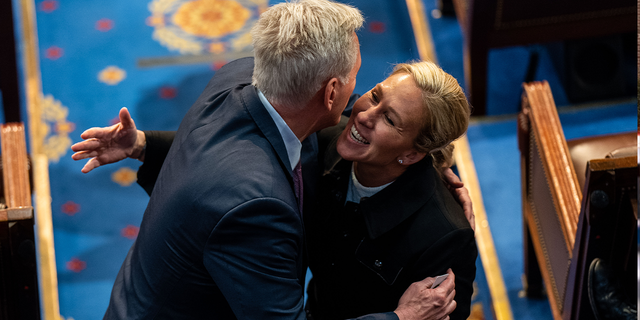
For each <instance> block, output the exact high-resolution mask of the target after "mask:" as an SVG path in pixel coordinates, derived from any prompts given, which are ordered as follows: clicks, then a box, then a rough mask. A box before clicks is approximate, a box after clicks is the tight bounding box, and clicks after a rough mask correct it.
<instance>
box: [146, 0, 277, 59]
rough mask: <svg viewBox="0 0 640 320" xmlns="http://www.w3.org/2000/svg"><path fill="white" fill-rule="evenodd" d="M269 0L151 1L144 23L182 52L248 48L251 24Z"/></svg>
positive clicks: (195, 52) (161, 39) (220, 51)
mask: <svg viewBox="0 0 640 320" xmlns="http://www.w3.org/2000/svg"><path fill="white" fill-rule="evenodd" d="M268 4H269V2H268V0H153V1H152V2H151V3H149V11H151V17H149V18H147V24H148V25H149V26H152V27H153V28H154V29H155V30H154V32H153V39H154V40H156V41H158V42H159V43H160V44H162V45H163V46H165V47H167V48H168V49H170V50H172V51H178V52H180V53H181V54H194V55H195V54H207V53H212V54H221V53H224V52H229V51H232V52H236V51H242V50H245V49H248V48H249V47H250V46H251V34H250V31H251V27H252V26H253V24H254V22H255V21H256V20H257V19H258V16H260V13H262V12H263V11H264V10H266V9H267V7H268Z"/></svg>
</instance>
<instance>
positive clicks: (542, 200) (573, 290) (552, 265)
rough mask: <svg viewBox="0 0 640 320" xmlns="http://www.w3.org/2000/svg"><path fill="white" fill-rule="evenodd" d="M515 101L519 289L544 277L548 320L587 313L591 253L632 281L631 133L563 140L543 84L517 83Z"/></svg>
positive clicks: (634, 166) (634, 171) (534, 286)
mask: <svg viewBox="0 0 640 320" xmlns="http://www.w3.org/2000/svg"><path fill="white" fill-rule="evenodd" d="M522 100H523V102H522V103H523V110H522V112H521V114H520V115H519V116H520V117H519V119H518V120H519V121H518V140H519V148H520V153H521V168H522V171H521V172H522V173H521V175H522V205H523V208H522V209H523V224H524V246H525V257H524V258H525V278H526V282H527V284H526V285H527V288H526V289H527V292H528V293H529V294H530V295H535V294H536V293H538V292H539V291H538V290H541V289H542V288H543V286H542V283H544V287H546V295H547V296H548V298H549V303H550V304H551V310H552V313H553V316H554V319H556V320H559V319H565V320H569V319H580V320H588V319H594V316H593V314H592V311H591V306H590V304H589V298H588V295H587V289H588V288H587V285H586V284H587V282H586V281H587V274H588V269H589V264H590V263H591V261H592V260H593V259H594V258H596V257H598V258H601V259H604V260H606V261H608V262H609V264H610V265H613V266H615V268H616V274H618V275H620V277H623V278H625V279H626V277H629V278H630V279H628V281H626V282H627V283H630V284H631V285H633V286H635V284H636V280H635V274H636V266H635V259H636V233H637V231H636V230H637V228H636V220H637V209H636V207H637V179H638V163H637V156H636V152H637V151H636V150H637V149H635V146H636V132H630V133H624V134H617V135H610V136H602V137H595V138H587V139H580V140H577V141H572V142H570V143H567V141H566V140H565V138H564V134H563V132H562V127H561V124H560V120H559V117H558V113H557V110H556V106H555V103H554V101H553V96H552V94H551V89H550V88H549V85H548V83H546V82H535V83H528V84H525V85H524V93H523V99H522ZM599 140H602V141H604V143H599V142H598V141H599ZM589 143H591V147H588V146H587V145H588V144H589ZM570 146H572V147H574V149H575V150H574V152H571V151H570ZM629 146H631V147H632V148H627V147H629ZM576 147H578V149H580V148H581V149H582V151H580V150H577V149H576ZM585 149H590V151H589V152H585ZM576 150H577V151H576ZM594 155H595V157H596V159H592V158H591V157H592V156H594ZM605 155H608V157H607V156H605ZM572 156H573V157H572ZM585 156H586V157H587V158H584V157H585ZM587 159H589V160H587ZM574 161H576V163H574ZM578 166H582V168H583V169H581V171H576V168H577V167H578ZM585 172H586V174H585ZM579 175H581V176H583V177H584V180H583V181H584V182H581V181H580V180H578V176H579ZM634 288H635V287H634ZM634 290H635V289H634ZM536 291H538V292H536Z"/></svg>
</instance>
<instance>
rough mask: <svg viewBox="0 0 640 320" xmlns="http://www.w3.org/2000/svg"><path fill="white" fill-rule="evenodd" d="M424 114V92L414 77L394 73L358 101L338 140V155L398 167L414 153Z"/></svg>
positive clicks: (378, 164) (377, 164)
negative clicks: (399, 161) (403, 158)
mask: <svg viewBox="0 0 640 320" xmlns="http://www.w3.org/2000/svg"><path fill="white" fill-rule="evenodd" d="M425 112H426V111H425V110H424V108H423V102H422V91H421V90H420V89H419V88H418V87H417V85H416V83H415V80H414V79H413V77H412V76H411V75H410V74H407V73H399V74H394V75H392V76H390V77H389V78H387V79H386V80H384V81H383V82H381V83H379V84H378V85H377V86H375V87H374V88H373V89H371V90H370V91H369V92H367V93H366V94H365V95H363V96H362V97H360V99H358V101H356V103H355V104H354V106H353V112H352V114H351V118H349V122H348V123H347V127H346V128H345V130H344V131H343V132H342V134H341V135H340V137H339V139H338V146H337V148H338V153H340V155H341V156H342V158H344V159H347V160H350V161H356V162H358V163H363V164H368V165H374V166H386V165H389V164H397V161H398V159H401V158H402V157H404V156H405V155H406V154H409V153H411V152H415V148H414V142H415V140H416V137H417V136H418V133H419V132H420V130H421V129H422V125H423V122H424V120H423V119H424V118H425Z"/></svg>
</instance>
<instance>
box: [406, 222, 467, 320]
mask: <svg viewBox="0 0 640 320" xmlns="http://www.w3.org/2000/svg"><path fill="white" fill-rule="evenodd" d="M477 256H478V250H477V248H476V242H475V238H474V234H473V230H471V229H470V228H469V229H457V230H454V231H452V232H450V233H448V234H447V235H445V236H444V237H442V238H441V239H440V240H438V242H436V243H435V244H433V245H432V246H431V247H430V248H429V249H428V250H427V251H426V252H425V253H423V254H422V256H421V257H420V258H419V260H418V262H417V264H416V268H417V269H416V270H415V273H414V274H415V275H416V277H415V279H414V280H415V281H419V280H422V279H424V278H425V277H428V276H431V277H433V276H434V275H438V274H444V273H446V271H447V269H448V268H451V270H452V271H453V274H455V276H456V281H455V285H456V287H455V289H456V297H455V298H454V300H455V301H456V303H457V306H456V309H455V310H454V311H453V312H452V313H451V314H450V315H449V316H450V318H451V320H464V319H467V317H469V314H470V312H471V296H472V295H473V281H474V279H475V276H476V263H475V262H476V257H477Z"/></svg>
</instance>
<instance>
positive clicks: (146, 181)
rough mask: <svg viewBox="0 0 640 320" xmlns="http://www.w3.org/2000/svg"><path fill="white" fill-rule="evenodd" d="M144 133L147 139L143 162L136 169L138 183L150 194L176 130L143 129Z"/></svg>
mask: <svg viewBox="0 0 640 320" xmlns="http://www.w3.org/2000/svg"><path fill="white" fill-rule="evenodd" d="M144 135H145V138H146V140H147V149H146V151H145V157H144V163H143V164H142V165H141V166H140V169H138V184H139V185H140V186H141V187H142V188H143V189H144V191H146V192H147V194H149V195H151V191H153V187H154V186H155V184H156V180H157V179H158V175H159V174H160V169H161V168H162V164H163V163H164V159H165V158H166V157H167V154H168V153H169V148H171V143H172V142H173V138H174V137H175V135H176V132H175V131H144Z"/></svg>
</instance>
